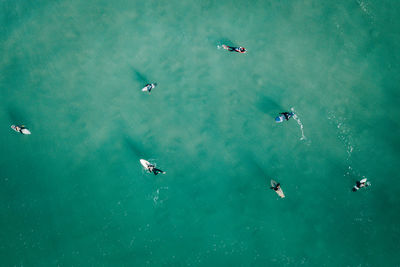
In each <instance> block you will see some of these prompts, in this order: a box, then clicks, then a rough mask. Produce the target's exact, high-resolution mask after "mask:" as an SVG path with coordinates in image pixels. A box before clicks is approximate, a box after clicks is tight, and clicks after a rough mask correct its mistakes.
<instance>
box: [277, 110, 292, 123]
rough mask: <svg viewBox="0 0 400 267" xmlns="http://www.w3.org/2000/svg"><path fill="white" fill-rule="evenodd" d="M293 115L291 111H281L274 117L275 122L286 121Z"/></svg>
mask: <svg viewBox="0 0 400 267" xmlns="http://www.w3.org/2000/svg"><path fill="white" fill-rule="evenodd" d="M293 116H294V113H293V112H281V113H279V116H278V117H276V118H275V122H277V123H280V122H283V121H284V120H286V121H288V120H289V119H290V118H291V117H293Z"/></svg>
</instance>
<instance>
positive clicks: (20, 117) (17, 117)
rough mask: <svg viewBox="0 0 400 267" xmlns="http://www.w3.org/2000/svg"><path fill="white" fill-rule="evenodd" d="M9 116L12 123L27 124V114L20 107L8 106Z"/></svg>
mask: <svg viewBox="0 0 400 267" xmlns="http://www.w3.org/2000/svg"><path fill="white" fill-rule="evenodd" d="M7 113H8V117H9V119H10V123H12V124H17V125H18V124H27V123H28V122H27V121H26V116H25V114H23V113H22V112H21V111H19V110H18V108H15V107H8V110H7Z"/></svg>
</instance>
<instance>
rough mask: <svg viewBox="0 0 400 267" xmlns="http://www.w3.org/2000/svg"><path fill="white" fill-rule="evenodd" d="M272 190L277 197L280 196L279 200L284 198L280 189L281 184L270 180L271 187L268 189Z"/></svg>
mask: <svg viewBox="0 0 400 267" xmlns="http://www.w3.org/2000/svg"><path fill="white" fill-rule="evenodd" d="M270 188H271V189H272V190H274V191H275V192H276V193H277V194H278V196H280V197H281V198H284V197H285V194H284V193H283V191H282V188H281V184H280V183H277V182H276V181H274V180H271V187H270Z"/></svg>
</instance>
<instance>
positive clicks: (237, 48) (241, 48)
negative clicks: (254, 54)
mask: <svg viewBox="0 0 400 267" xmlns="http://www.w3.org/2000/svg"><path fill="white" fill-rule="evenodd" d="M222 48H223V49H226V50H228V51H231V52H238V53H242V54H244V53H246V52H247V50H246V48H244V47H241V46H239V47H233V46H227V45H222Z"/></svg>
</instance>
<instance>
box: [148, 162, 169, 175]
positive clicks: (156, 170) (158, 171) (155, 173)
mask: <svg viewBox="0 0 400 267" xmlns="http://www.w3.org/2000/svg"><path fill="white" fill-rule="evenodd" d="M147 170H148V171H149V172H152V173H154V175H157V174H159V173H162V174H165V173H166V172H164V171H162V170H160V169H157V168H156V166H154V165H153V164H151V165H149V166H148V167H147Z"/></svg>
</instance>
